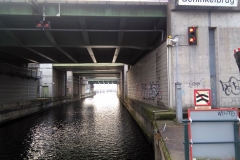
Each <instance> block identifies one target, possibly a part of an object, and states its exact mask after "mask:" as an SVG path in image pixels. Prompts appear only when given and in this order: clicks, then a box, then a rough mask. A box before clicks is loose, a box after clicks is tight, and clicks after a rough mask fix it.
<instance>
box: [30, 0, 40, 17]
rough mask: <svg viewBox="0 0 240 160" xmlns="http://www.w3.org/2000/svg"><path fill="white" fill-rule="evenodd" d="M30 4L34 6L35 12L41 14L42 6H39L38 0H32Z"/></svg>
mask: <svg viewBox="0 0 240 160" xmlns="http://www.w3.org/2000/svg"><path fill="white" fill-rule="evenodd" d="M29 5H30V7H31V8H32V10H33V11H34V13H36V14H40V8H39V6H38V4H37V1H36V0H30V1H29Z"/></svg>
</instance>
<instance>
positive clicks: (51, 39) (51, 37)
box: [44, 30, 78, 63]
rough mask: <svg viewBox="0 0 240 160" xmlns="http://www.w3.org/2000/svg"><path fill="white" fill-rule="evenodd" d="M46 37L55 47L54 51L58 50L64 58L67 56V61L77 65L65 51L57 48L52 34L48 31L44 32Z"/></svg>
mask: <svg viewBox="0 0 240 160" xmlns="http://www.w3.org/2000/svg"><path fill="white" fill-rule="evenodd" d="M44 32H45V34H46V36H47V37H48V39H49V40H50V42H51V43H52V44H53V45H54V46H55V47H56V49H58V50H59V51H60V52H61V53H63V54H64V55H65V56H67V57H68V58H69V59H71V60H72V61H73V62H75V63H78V62H77V61H76V60H75V59H74V58H73V57H71V56H70V55H69V54H68V53H67V52H66V51H64V50H63V49H62V48H60V47H59V46H57V43H56V41H55V39H54V38H53V36H52V34H51V33H50V31H48V30H44Z"/></svg>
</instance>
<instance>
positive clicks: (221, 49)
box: [167, 1, 240, 109]
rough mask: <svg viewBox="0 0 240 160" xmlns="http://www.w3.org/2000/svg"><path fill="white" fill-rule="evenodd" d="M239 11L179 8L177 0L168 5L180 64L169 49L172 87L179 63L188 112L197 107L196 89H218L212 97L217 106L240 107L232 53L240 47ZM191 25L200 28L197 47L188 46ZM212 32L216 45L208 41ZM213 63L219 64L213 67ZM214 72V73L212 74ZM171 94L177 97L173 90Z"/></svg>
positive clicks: (238, 80) (239, 78)
mask: <svg viewBox="0 0 240 160" xmlns="http://www.w3.org/2000/svg"><path fill="white" fill-rule="evenodd" d="M236 9H239V7H238V8H234V7H233V8H227V7H225V8H224V9H223V8H220V7H219V8H218V7H214V8H208V7H204V9H201V7H195V8H194V9H192V7H178V6H176V4H175V2H174V1H171V2H169V4H168V23H167V24H168V35H178V36H179V48H178V54H179V56H178V57H179V58H178V62H176V54H175V47H171V49H170V54H171V56H172V59H171V64H170V65H171V66H172V73H173V74H172V78H173V81H172V85H174V83H175V82H176V64H177V63H178V65H179V81H180V83H182V97H183V101H182V102H183V107H184V108H185V109H187V108H191V107H194V94H193V93H194V89H211V91H214V90H216V93H215V95H214V96H215V97H213V101H216V107H238V108H240V98H239V95H240V76H239V71H238V68H237V65H236V63H235V59H234V57H233V50H234V49H237V48H239V47H240V45H239V44H240V38H239V35H240V22H239V21H238V19H239V18H240V13H239V12H232V11H233V10H236ZM223 10H224V12H223ZM190 26H196V27H197V29H198V45H196V46H190V45H189V44H188V36H187V34H188V32H187V29H188V27H190ZM210 30H213V33H214V42H213V41H209V33H210ZM210 45H214V50H213V51H209V48H210ZM211 55H214V58H212V59H211V58H210V56H211ZM214 63H215V64H216V65H213V64H214ZM211 70H214V71H215V73H211ZM210 73H211V74H210ZM212 77H215V78H212ZM171 92H172V93H173V94H174V88H173V90H171ZM173 101H174V99H173Z"/></svg>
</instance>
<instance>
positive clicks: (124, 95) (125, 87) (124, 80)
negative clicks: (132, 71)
mask: <svg viewBox="0 0 240 160" xmlns="http://www.w3.org/2000/svg"><path fill="white" fill-rule="evenodd" d="M127 71H128V65H124V68H123V84H124V86H123V97H124V100H125V98H126V97H127Z"/></svg>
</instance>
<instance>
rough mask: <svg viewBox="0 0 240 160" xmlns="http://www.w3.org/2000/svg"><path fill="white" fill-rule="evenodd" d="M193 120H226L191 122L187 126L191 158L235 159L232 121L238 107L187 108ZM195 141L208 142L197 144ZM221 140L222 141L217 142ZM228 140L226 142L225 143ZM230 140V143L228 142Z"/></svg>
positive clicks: (235, 118)
mask: <svg viewBox="0 0 240 160" xmlns="http://www.w3.org/2000/svg"><path fill="white" fill-rule="evenodd" d="M188 116H189V118H190V117H191V119H192V120H193V121H194V120H222V121H226V122H192V123H191V124H190V126H189V129H190V139H191V140H192V142H193V145H191V147H190V156H191V157H192V159H194V158H195V159H196V160H198V159H204V160H205V159H206V160H207V159H209V160H210V159H211V160H212V159H217V160H233V159H234V160H235V143H233V142H234V140H235V139H234V125H233V124H234V122H227V121H228V120H238V109H230V108H229V109H228V108H222V109H212V110H191V109H190V110H188ZM197 142H203V143H204V142H210V143H209V144H207V143H205V144H199V143H197ZM218 142H222V143H218ZM226 142H228V143H226ZM230 142H232V143H230Z"/></svg>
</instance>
